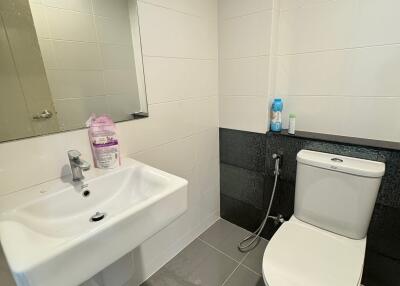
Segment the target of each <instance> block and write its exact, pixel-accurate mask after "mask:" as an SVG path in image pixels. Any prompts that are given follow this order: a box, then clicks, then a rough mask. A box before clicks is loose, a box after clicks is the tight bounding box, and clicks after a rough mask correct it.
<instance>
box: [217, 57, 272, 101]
mask: <svg viewBox="0 0 400 286" xmlns="http://www.w3.org/2000/svg"><path fill="white" fill-rule="evenodd" d="M268 68H269V66H268V57H267V56H260V57H249V58H241V59H223V60H221V61H220V69H221V70H220V89H221V94H222V95H253V96H266V95H267V89H268Z"/></svg>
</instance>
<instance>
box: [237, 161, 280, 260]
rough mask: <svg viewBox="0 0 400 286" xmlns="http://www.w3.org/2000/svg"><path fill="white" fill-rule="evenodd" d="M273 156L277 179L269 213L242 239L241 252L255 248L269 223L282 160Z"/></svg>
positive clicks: (239, 246) (239, 247)
mask: <svg viewBox="0 0 400 286" xmlns="http://www.w3.org/2000/svg"><path fill="white" fill-rule="evenodd" d="M273 158H274V159H275V171H274V174H275V180H274V187H273V188H272V194H271V199H270V200H269V205H268V209H267V214H266V215H265V218H264V220H263V221H262V223H261V224H260V226H259V227H258V228H257V229H256V230H255V231H254V232H253V233H251V234H250V235H249V236H247V237H245V238H244V239H243V240H242V241H240V242H239V245H238V249H239V250H240V251H241V252H248V251H250V250H252V249H254V248H255V247H256V246H257V245H258V243H259V242H260V234H261V232H262V231H263V229H264V227H265V224H266V223H267V220H268V217H269V213H270V212H271V208H272V203H273V201H274V197H275V190H276V185H277V183H278V177H279V162H280V157H279V156H278V155H275V154H274V157H273Z"/></svg>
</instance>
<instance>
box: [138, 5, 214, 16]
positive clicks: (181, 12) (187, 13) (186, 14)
mask: <svg viewBox="0 0 400 286" xmlns="http://www.w3.org/2000/svg"><path fill="white" fill-rule="evenodd" d="M139 2H142V3H144V4H147V5H152V6H155V7H159V8H163V9H166V10H170V11H173V12H175V13H179V14H183V15H185V16H191V17H194V18H201V19H203V18H206V17H205V16H202V15H196V14H192V13H190V12H186V11H181V10H177V9H174V8H171V7H167V6H164V5H160V4H156V3H153V2H151V1H148V0H139Z"/></svg>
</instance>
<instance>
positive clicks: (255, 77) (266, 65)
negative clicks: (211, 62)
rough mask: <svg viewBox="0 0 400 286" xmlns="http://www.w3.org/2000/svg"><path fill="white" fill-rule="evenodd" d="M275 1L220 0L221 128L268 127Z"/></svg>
mask: <svg viewBox="0 0 400 286" xmlns="http://www.w3.org/2000/svg"><path fill="white" fill-rule="evenodd" d="M274 2H275V1H273V0H250V1H240V0H220V1H219V35H220V36H219V56H220V65H219V66H220V74H219V77H220V127H224V128H231V129H238V130H246V131H253V132H260V133H264V132H266V130H267V127H268V123H267V122H268V120H267V119H268V116H269V115H268V112H269V110H268V102H269V99H268V96H269V95H270V93H271V88H272V84H271V83H272V80H271V79H272V76H273V66H274V59H273V57H272V55H273V50H274V47H273V43H272V41H271V39H272V37H273V35H274V26H273V19H274V18H275V17H276V11H275V6H276V4H275V6H274Z"/></svg>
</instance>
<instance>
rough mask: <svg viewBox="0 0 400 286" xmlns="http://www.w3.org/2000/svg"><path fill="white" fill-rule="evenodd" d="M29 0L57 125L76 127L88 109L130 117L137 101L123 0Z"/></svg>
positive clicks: (65, 128) (132, 57)
mask: <svg viewBox="0 0 400 286" xmlns="http://www.w3.org/2000/svg"><path fill="white" fill-rule="evenodd" d="M29 1H30V4H31V10H32V16H33V20H34V23H35V27H36V31H37V35H38V38H39V44H40V49H41V52H42V56H43V59H44V63H45V68H46V74H47V79H48V82H49V86H50V89H51V93H52V96H53V100H54V105H55V108H56V110H57V115H58V121H59V126H60V128H61V129H62V130H71V129H75V128H80V127H82V126H83V124H82V122H85V121H86V120H87V119H88V118H89V116H90V114H91V113H92V112H95V113H97V114H110V115H111V116H112V118H113V119H114V120H115V121H121V120H127V119H130V118H132V117H131V114H132V113H134V112H137V111H139V110H140V103H139V94H138V82H137V80H136V70H135V57H134V50H133V41H132V37H131V23H130V19H129V10H128V0H113V1H112V5H109V2H110V1H106V0H93V1H91V0H75V1H69V0H58V1H47V0H29ZM136 53H139V54H140V49H139V50H136ZM140 68H141V67H140ZM121 106H123V108H121Z"/></svg>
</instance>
